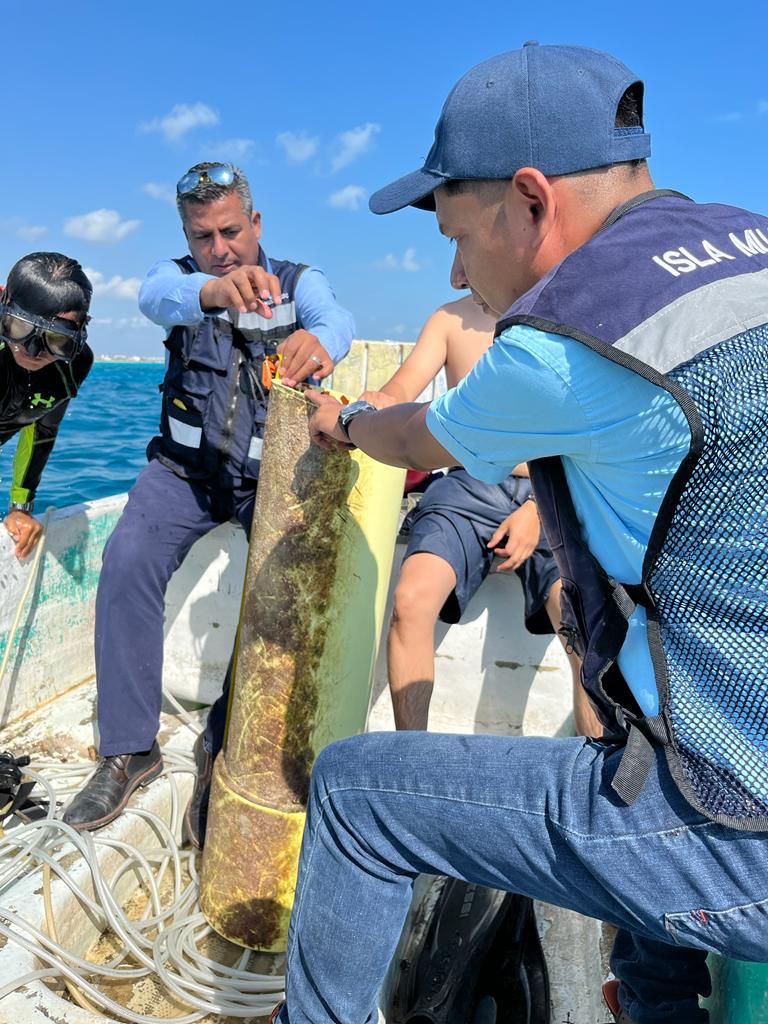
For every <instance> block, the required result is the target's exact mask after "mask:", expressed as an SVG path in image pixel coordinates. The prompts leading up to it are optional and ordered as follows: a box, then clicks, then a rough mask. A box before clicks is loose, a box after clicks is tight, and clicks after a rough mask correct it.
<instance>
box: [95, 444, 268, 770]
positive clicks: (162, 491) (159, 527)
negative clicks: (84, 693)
mask: <svg viewBox="0 0 768 1024" xmlns="http://www.w3.org/2000/svg"><path fill="white" fill-rule="evenodd" d="M255 496H256V488H255V485H253V484H252V485H251V486H249V487H247V488H242V489H240V490H221V489H217V488H214V487H212V486H209V485H207V484H206V483H201V482H199V481H191V480H184V479H183V478H182V477H179V476H177V475H176V474H175V473H174V472H173V471H172V470H170V469H168V467H167V466H164V465H163V464H162V463H161V462H158V461H157V459H155V460H153V461H152V462H150V464H149V465H148V466H147V468H146V469H145V470H143V471H142V472H141V473H140V474H139V477H138V479H137V481H136V483H135V484H134V486H133V487H132V488H131V491H130V493H129V495H128V504H127V505H126V506H125V508H124V509H123V514H122V515H121V516H120V519H119V521H118V524H117V526H116V527H115V529H114V531H113V533H112V536H111V537H110V538H109V540H108V541H107V544H106V547H105V548H104V564H103V566H102V570H101V575H100V576H99V587H98V590H97V592H96V630H95V647H96V690H97V694H98V703H97V716H98V722H99V754H101V756H102V757H107V756H109V755H110V754H127V753H132V752H133V751H137V750H148V749H149V747H151V746H152V743H153V742H154V739H155V736H156V735H157V730H158V727H159V724H160V707H161V704H162V698H163V642H164V639H163V623H164V616H165V591H166V589H167V587H168V582H169V581H170V578H171V576H172V575H173V573H174V572H175V571H176V569H178V567H179V566H180V565H181V563H182V562H183V560H184V558H185V557H186V555H187V552H188V551H189V549H190V548H191V547H192V545H193V544H194V543H195V541H196V540H198V539H199V538H200V537H202V536H204V535H205V534H206V533H210V531H211V530H213V529H214V528H215V527H216V526H218V525H219V523H225V522H227V521H228V520H229V519H232V518H237V519H238V521H239V522H240V524H241V526H242V527H243V529H244V530H245V531H246V533H248V532H249V531H250V528H251V520H252V518H253V506H254V501H255ZM231 669H232V661H231V660H230V663H229V669H228V670H227V675H226V678H225V680H224V692H223V694H222V696H221V697H219V699H218V700H217V701H216V702H215V703H214V704H213V706H212V707H211V710H210V712H209V714H208V724H207V728H206V733H205V746H206V749H207V750H208V751H209V752H211V753H214V754H215V753H217V752H218V750H219V749H220V748H221V745H222V742H223V739H224V725H225V721H226V713H227V691H228V689H229V681H230V674H231Z"/></svg>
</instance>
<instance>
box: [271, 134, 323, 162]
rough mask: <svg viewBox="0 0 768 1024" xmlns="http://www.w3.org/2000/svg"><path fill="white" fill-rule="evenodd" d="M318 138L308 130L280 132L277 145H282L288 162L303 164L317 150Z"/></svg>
mask: <svg viewBox="0 0 768 1024" xmlns="http://www.w3.org/2000/svg"><path fill="white" fill-rule="evenodd" d="M319 142H320V139H318V138H317V136H315V135H310V134H309V133H308V132H280V134H279V135H278V136H277V144H278V146H282V148H283V150H284V151H285V155H286V157H287V159H288V163H290V164H303V163H304V161H305V160H309V158H310V157H311V156H314V155H315V153H316V152H317V147H318V144H319Z"/></svg>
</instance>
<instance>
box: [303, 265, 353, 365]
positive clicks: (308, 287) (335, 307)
mask: <svg viewBox="0 0 768 1024" xmlns="http://www.w3.org/2000/svg"><path fill="white" fill-rule="evenodd" d="M295 300H296V313H297V315H298V318H299V322H300V324H301V326H302V327H303V328H304V330H306V331H311V332H312V334H315V335H317V338H318V341H319V342H320V344H321V345H322V346H323V348H324V349H325V350H326V352H327V353H328V355H329V356H330V357H331V358H332V359H333V361H334V363H338V362H339V360H341V359H343V358H344V356H345V355H346V354H347V352H349V347H350V345H351V344H352V338H353V336H354V333H355V324H354V321H353V319H352V314H351V313H350V312H349V310H346V309H344V307H343V306H340V305H339V303H338V302H337V301H336V296H335V295H334V293H333V289H332V288H331V285H330V283H329V281H328V278H327V277H326V276H325V274H324V273H323V272H322V270H318V268H317V267H307V269H306V270H305V271H304V272H303V274H302V275H301V277H300V278H299V280H298V283H297V284H296V293H295Z"/></svg>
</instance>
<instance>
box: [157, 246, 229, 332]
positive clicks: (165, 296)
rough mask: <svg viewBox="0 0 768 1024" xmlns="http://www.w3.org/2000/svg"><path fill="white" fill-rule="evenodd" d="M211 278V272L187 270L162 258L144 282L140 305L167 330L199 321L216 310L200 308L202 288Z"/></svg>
mask: <svg viewBox="0 0 768 1024" xmlns="http://www.w3.org/2000/svg"><path fill="white" fill-rule="evenodd" d="M211 280H213V278H212V277H211V275H210V274H203V273H201V272H200V271H195V273H193V274H185V273H183V271H182V270H181V268H180V267H179V266H178V265H177V264H176V263H174V261H173V260H159V261H158V262H157V263H155V265H154V266H153V267H152V268H151V269H150V271H149V273H148V274H147V276H146V277H145V278H144V280H143V282H142V284H141V288H140V289H139V309H140V310H141V312H142V313H143V314H144V316H145V317H147V319H148V320H151V321H152V323H154V324H158V325H159V326H160V327H165V328H166V329H167V330H170V329H171V328H173V327H178V326H179V325H190V324H197V323H200V321H201V320H202V319H203V318H204V317H205V316H206V315H211V313H213V314H214V315H215V313H216V310H209V311H207V313H204V312H203V310H202V309H201V308H200V289H201V288H202V287H203V285H204V284H205V283H206V282H207V281H211Z"/></svg>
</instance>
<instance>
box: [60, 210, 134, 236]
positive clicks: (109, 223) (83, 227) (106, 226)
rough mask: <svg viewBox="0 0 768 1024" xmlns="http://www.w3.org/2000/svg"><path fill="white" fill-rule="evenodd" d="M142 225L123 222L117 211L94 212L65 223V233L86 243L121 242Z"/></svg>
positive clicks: (71, 218)
mask: <svg viewBox="0 0 768 1024" xmlns="http://www.w3.org/2000/svg"><path fill="white" fill-rule="evenodd" d="M139 224H141V221H140V220H121V219H120V214H119V213H118V212H117V210H92V211H91V212H90V213H83V214H80V215H79V216H77V217H69V218H68V219H67V220H65V221H64V233H65V234H67V235H70V236H71V237H72V238H82V239H83V240H84V241H86V242H119V241H120V240H121V239H123V238H125V236H126V235H130V233H131V232H132V231H135V230H136V228H137V227H138V226H139Z"/></svg>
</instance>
